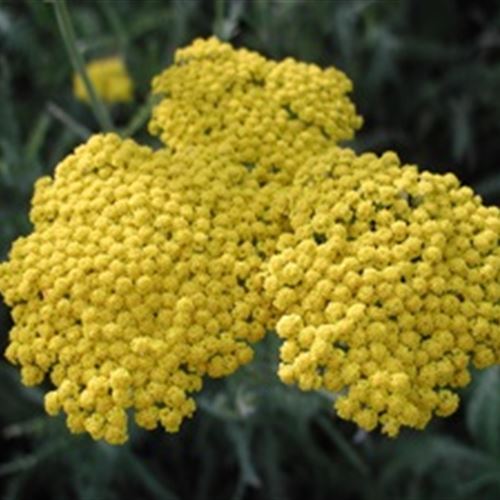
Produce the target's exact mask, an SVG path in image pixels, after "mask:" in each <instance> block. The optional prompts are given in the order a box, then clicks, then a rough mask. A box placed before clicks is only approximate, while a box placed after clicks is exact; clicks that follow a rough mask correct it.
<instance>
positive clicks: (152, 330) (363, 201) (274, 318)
mask: <svg viewBox="0 0 500 500" xmlns="http://www.w3.org/2000/svg"><path fill="white" fill-rule="evenodd" d="M88 70H89V75H90V77H91V79H92V80H93V83H94V85H95V86H96V90H97V91H98V92H99V93H100V95H101V97H102V98H103V99H104V100H107V101H108V102H112V101H116V100H128V99H130V98H131V95H132V84H131V82H130V80H129V78H128V76H127V74H126V70H125V67H124V65H123V62H122V61H121V60H119V59H110V60H107V61H99V62H97V61H96V62H95V63H94V64H93V65H89V68H88ZM110 75H114V76H113V77H112V78H110ZM82 89H83V87H82V86H81V82H78V81H75V92H76V93H77V95H78V94H79V95H80V97H82V98H86V94H85V92H84V91H83V90H82ZM350 91H351V82H350V81H349V80H348V78H347V77H346V76H345V75H344V74H343V73H341V72H340V71H338V70H336V69H334V68H329V69H326V70H322V69H320V68H319V67H317V66H315V65H312V64H305V63H301V62H298V61H295V60H293V59H285V60H284V61H280V62H278V61H271V60H268V59H266V58H264V57H263V56H261V55H259V54H257V53H255V52H251V51H248V50H245V49H239V50H236V49H234V48H233V47H231V45H229V44H227V43H222V42H220V41H218V40H217V39H215V38H210V39H208V40H196V41H195V42H193V44H192V45H190V46H189V47H187V48H184V49H181V50H179V51H178V52H177V53H176V56H175V63H174V64H173V65H172V67H170V68H169V69H167V70H166V71H165V72H163V73H162V74H161V75H158V76H157V77H156V78H155V79H154V81H153V92H154V93H155V94H158V95H160V96H161V99H160V101H159V103H158V104H157V105H156V106H155V108H154V109H153V112H152V118H151V121H150V123H149V130H150V132H151V133H152V134H153V135H156V136H158V137H159V138H160V140H161V141H162V142H163V147H161V148H159V149H157V150H153V149H151V148H149V147H145V146H141V145H139V144H137V143H136V142H134V141H133V140H130V139H127V140H123V139H121V138H120V137H118V136H117V135H115V134H97V135H95V136H93V137H92V138H91V139H90V140H89V141H88V142H87V143H86V144H84V145H82V146H79V147H78V148H77V149H76V150H75V151H74V153H72V154H71V155H69V156H68V157H67V158H66V159H64V160H63V161H62V162H61V163H60V164H59V165H58V166H57V167H56V170H55V174H54V177H53V178H50V177H43V178H42V179H40V180H39V181H38V182H37V184H36V186H35V193H34V196H33V201H32V209H31V213H30V218H31V220H32V222H33V224H34V230H33V232H32V234H30V235H29V236H26V237H22V238H19V239H18V240H17V241H16V242H15V243H14V244H13V247H12V250H11V252H10V255H9V260H8V261H7V262H5V263H3V264H1V265H0V292H1V293H2V294H3V296H4V299H5V302H6V303H7V304H8V305H9V306H10V307H11V308H12V317H13V320H14V323H15V326H14V328H13V329H12V331H11V333H10V343H9V346H8V348H7V350H6V353H5V354H6V357H7V359H8V360H9V361H10V362H12V363H14V364H17V365H20V367H21V376H22V381H23V383H25V384H26V385H34V384H39V383H41V382H42V381H43V380H44V379H45V377H46V376H48V377H49V378H50V381H51V382H52V384H53V390H51V391H50V392H48V393H47V395H46V398H45V407H46V410H47V412H48V413H49V414H56V413H59V412H61V411H62V412H64V413H65V414H66V416H67V425H68V427H69V429H70V430H71V431H72V432H87V433H89V434H90V435H91V436H92V437H93V438H94V439H104V440H106V441H107V442H109V443H113V444H120V443H123V442H124V441H126V439H127V437H128V431H127V427H128V416H129V415H130V416H131V417H133V418H134V419H135V421H136V423H137V424H138V425H139V426H141V427H144V428H146V429H154V428H155V427H157V426H158V425H161V426H162V427H163V428H164V429H166V430H167V431H168V432H175V431H177V430H178V429H179V427H180V425H181V423H182V421H183V420H184V419H185V418H188V417H190V416H191V415H192V414H193V412H194V410H195V406H196V405H195V401H194V399H193V396H194V394H195V393H196V392H198V391H200V390H201V388H202V385H203V378H204V377H207V376H208V377H214V378H217V377H223V376H227V375H230V374H231V373H233V372H234V371H235V370H236V369H238V367H239V366H241V365H244V364H246V363H248V362H249V361H251V359H252V356H253V350H252V344H253V343H254V342H257V341H259V340H260V339H262V337H263V336H264V334H265V332H266V331H272V330H276V331H277V333H278V335H279V337H280V338H281V339H282V340H283V343H282V347H281V351H280V356H281V364H280V368H279V376H280V378H281V380H282V381H283V382H285V383H288V384H291V383H294V384H297V385H298V386H299V387H300V388H301V389H303V390H318V389H323V390H328V391H332V392H333V393H336V394H337V395H338V397H337V399H336V403H335V407H336V409H337V412H338V414H339V415H340V416H341V417H342V418H345V419H348V420H352V421H354V422H356V424H358V425H359V426H360V427H362V428H364V429H366V430H372V429H374V428H375V427H377V426H379V425H380V426H381V427H382V431H383V432H385V433H386V434H388V435H390V436H394V435H396V434H397V433H398V432H399V430H400V428H401V427H402V426H408V427H414V428H419V429H421V428H423V427H424V426H425V425H426V424H427V422H428V421H429V419H430V418H431V417H432V415H433V414H436V415H439V416H446V415H449V414H451V413H452V412H453V411H454V410H455V409H456V407H457V405H458V396H457V395H456V393H455V392H454V391H453V389H455V388H458V387H462V386H464V385H466V384H467V383H468V382H469V380H470V374H469V366H470V364H471V363H472V364H474V365H475V366H476V367H478V368H486V367H488V366H491V365H492V364H495V363H499V362H500V359H499V356H500V340H499V339H500V333H499V323H500V304H499V302H500V285H499V284H498V281H499V272H500V249H499V245H498V242H499V237H500V213H499V209H498V208H494V207H492V208H486V207H484V206H483V205H482V203H481V200H480V198H479V197H477V196H475V195H474V193H473V192H472V190H470V189H469V188H466V187H460V185H459V182H458V181H457V179H456V178H455V177H454V176H453V175H451V174H448V175H444V176H443V175H436V174H430V173H428V172H419V171H418V170H417V169H416V167H413V166H402V165H401V164H400V161H399V159H398V157H397V156H396V154H395V153H392V152H388V153H385V154H384V155H382V156H381V157H377V156H376V155H374V154H371V153H368V154H363V155H360V156H357V155H356V154H355V153H354V152H353V151H351V150H349V149H342V148H340V147H339V146H338V145H337V144H338V142H339V141H341V140H344V139H349V138H351V137H352V136H353V134H354V132H355V131H356V130H357V129H358V128H359V127H360V126H361V118H360V117H359V116H357V114H356V111H355V108H354V105H353V104H352V102H351V101H350V100H349V97H348V94H349V92H350Z"/></svg>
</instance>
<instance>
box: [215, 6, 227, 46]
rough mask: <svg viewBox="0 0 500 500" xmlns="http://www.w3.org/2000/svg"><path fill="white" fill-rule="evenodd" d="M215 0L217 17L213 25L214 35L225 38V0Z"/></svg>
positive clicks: (221, 38)
mask: <svg viewBox="0 0 500 500" xmlns="http://www.w3.org/2000/svg"><path fill="white" fill-rule="evenodd" d="M214 1H215V19H214V25H213V31H214V35H215V36H216V37H217V38H219V40H224V39H225V38H226V37H225V33H224V31H225V30H224V3H225V2H224V0H214Z"/></svg>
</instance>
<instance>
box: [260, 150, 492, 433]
mask: <svg viewBox="0 0 500 500" xmlns="http://www.w3.org/2000/svg"><path fill="white" fill-rule="evenodd" d="M291 198H292V201H291V213H290V223H291V227H292V233H291V234H289V235H287V236H286V237H283V240H282V241H281V242H280V243H278V248H280V249H281V252H280V253H278V254H277V255H276V256H274V257H272V258H271V259H270V261H269V264H268V266H267V278H266V281H265V287H266V290H267V293H268V295H269V297H270V298H271V299H272V300H273V304H274V307H275V308H276V309H277V310H278V311H279V313H280V314H281V319H280V320H279V322H278V325H277V332H278V334H279V335H280V337H282V338H283V340H284V343H283V346H282V348H281V367H280V370H279V375H280V377H281V379H282V380H283V381H284V382H287V383H295V384H297V385H298V386H299V387H301V388H302V389H304V390H312V389H320V388H322V389H327V390H330V391H335V392H339V393H340V394H341V395H340V397H339V398H338V399H337V401H336V403H335V406H336V409H337V411H338V413H339V415H340V416H341V417H343V418H346V419H349V420H353V421H354V422H356V423H357V424H358V425H359V426H360V427H362V428H364V429H366V430H372V429H373V428H375V427H376V426H377V425H379V424H380V425H381V426H382V430H383V431H384V432H385V433H387V434H389V435H391V436H393V435H396V434H397V433H398V432H399V429H400V427H401V426H409V427H414V428H423V427H424V426H425V425H426V424H427V422H428V421H429V419H430V418H431V416H432V414H436V415H439V416H446V415H449V414H450V413H452V412H453V411H455V409H456V408H457V405H458V396H457V395H456V393H455V392H453V389H454V388H457V387H462V386H464V385H466V384H467V383H468V382H469V380H470V374H469V365H470V364H471V363H472V364H474V365H475V366H476V367H477V368H486V367H488V366H491V365H493V364H495V363H499V362H500V285H499V273H500V247H499V244H498V243H499V238H500V211H499V209H498V208H496V207H489V208H487V207H485V206H483V205H482V203H481V200H480V198H479V197H478V196H475V195H474V193H473V192H472V190H471V189H469V188H467V187H460V185H459V182H458V181H457V179H456V178H455V177H454V176H453V175H451V174H447V175H436V174H431V173H429V172H419V171H418V170H417V168H416V167H413V166H400V164H399V159H398V157H397V156H396V155H395V154H394V153H392V152H389V153H385V154H384V155H383V156H382V157H380V158H379V157H377V156H375V155H373V154H364V155H361V156H356V155H355V153H354V152H353V151H351V150H348V149H339V148H333V149H331V150H329V151H326V152H325V153H323V154H322V155H320V156H317V157H313V158H311V159H310V161H309V162H307V163H306V164H304V166H303V168H302V169H301V170H299V171H298V172H297V175H296V178H295V182H294V186H293V190H292V192H291Z"/></svg>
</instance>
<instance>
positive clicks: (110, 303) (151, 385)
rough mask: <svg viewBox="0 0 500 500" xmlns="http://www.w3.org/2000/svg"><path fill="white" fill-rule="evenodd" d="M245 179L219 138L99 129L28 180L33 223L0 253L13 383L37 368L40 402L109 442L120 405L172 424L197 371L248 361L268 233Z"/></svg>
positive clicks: (182, 414)
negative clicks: (173, 145)
mask: <svg viewBox="0 0 500 500" xmlns="http://www.w3.org/2000/svg"><path fill="white" fill-rule="evenodd" d="M259 189H260V186H259V185H258V183H257V182H256V180H255V179H253V178H251V177H250V176H249V174H248V171H247V170H246V169H245V168H244V167H243V166H242V165H240V164H232V163H231V162H230V161H226V160H225V159H224V156H223V151H221V150H220V148H217V147H216V148H203V147H198V148H191V149H184V150H181V151H178V152H176V153H172V152H171V151H167V150H159V151H156V152H153V151H152V150H151V149H149V148H147V147H141V146H139V145H137V144H136V143H135V142H133V141H131V140H125V141H123V140H122V139H120V138H119V137H118V136H116V135H113V134H108V135H98V136H94V137H93V138H91V139H90V140H89V142H88V143H87V144H85V145H83V146H80V147H78V148H77V149H76V151H75V153H74V154H72V155H70V156H68V157H67V158H66V159H65V160H64V161H63V162H62V163H61V164H60V165H59V166H58V167H57V168H56V173H55V177H54V179H51V178H48V177H46V178H42V179H40V180H39V181H38V183H37V185H36V190H35V194H34V197H33V207H32V210H31V219H32V221H33V223H34V232H33V233H32V234H31V235H29V236H27V237H24V238H20V239H19V240H18V241H16V242H15V243H14V245H13V248H12V251H11V253H10V259H9V261H8V262H6V263H4V264H2V265H0V291H1V292H2V294H3V295H4V298H5V301H6V303H7V304H8V305H9V306H11V307H12V316H13V319H14V322H15V326H14V328H13V330H12V331H11V334H10V344H9V346H8V348H7V351H6V356H7V358H8V359H9V360H10V361H11V362H13V363H15V364H19V365H21V372H22V378H23V382H24V383H25V384H27V385H33V384H38V383H40V382H42V380H43V379H44V377H45V375H46V374H48V375H50V379H51V381H52V382H53V384H54V386H55V389H54V390H53V391H51V392H49V393H48V394H47V396H46V409H47V411H48V412H49V413H51V414H53V413H57V412H58V411H61V410H62V411H64V412H65V413H66V414H67V416H68V418H67V422H68V426H69V428H70V429H71V430H72V431H74V432H84V431H86V432H89V433H90V434H91V435H92V436H93V437H94V438H95V439H105V440H107V441H108V442H110V443H121V442H123V441H125V440H126V438H127V418H126V411H127V410H128V409H129V408H130V409H133V410H135V412H134V415H135V420H136V422H137V423H138V424H139V425H140V426H143V427H145V428H147V429H152V428H154V427H155V426H156V425H158V424H161V425H162V426H163V427H164V428H165V429H166V430H167V431H171V432H173V431H176V430H178V428H179V425H180V424H181V422H182V420H183V419H184V418H186V417H189V416H190V415H191V414H192V413H193V411H194V408H195V404H194V401H193V399H192V397H191V396H192V393H193V392H196V391H198V390H199V389H200V388H201V385H202V377H203V376H205V375H208V376H210V377H222V376H225V375H228V374H230V373H232V372H234V371H235V370H236V369H237V368H238V367H239V366H240V365H242V364H245V363H247V362H249V361H250V360H251V358H252V353H253V351H252V349H251V348H250V346H249V344H250V343H252V342H254V341H256V340H259V339H260V338H261V337H262V336H263V334H264V332H265V328H266V327H267V326H268V324H269V321H270V316H269V313H268V308H267V307H266V303H265V302H264V301H263V300H264V298H263V297H262V296H259V295H258V294H257V293H255V292H254V291H253V288H254V286H255V285H254V280H255V276H256V271H257V270H258V269H260V266H261V264H262V259H263V257H264V256H265V255H266V252H269V251H270V249H271V247H272V245H273V242H274V241H276V240H277V237H278V235H279V233H280V232H281V227H280V226H279V224H277V223H274V222H273V221H272V220H268V219H266V217H267V218H269V214H271V213H272V212H271V211H270V209H269V206H268V205H269V203H268V202H267V201H266V200H264V199H261V198H260V197H259V194H258V191H259ZM276 220H278V218H277V219H276ZM263 221H265V223H264V222H263Z"/></svg>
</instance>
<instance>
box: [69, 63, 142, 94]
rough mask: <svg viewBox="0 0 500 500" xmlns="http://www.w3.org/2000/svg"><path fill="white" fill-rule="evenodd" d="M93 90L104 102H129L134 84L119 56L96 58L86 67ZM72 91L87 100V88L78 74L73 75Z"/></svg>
mask: <svg viewBox="0 0 500 500" xmlns="http://www.w3.org/2000/svg"><path fill="white" fill-rule="evenodd" d="M86 70H87V73H88V76H89V78H90V81H91V82H92V84H93V85H94V88H95V91H96V92H97V94H98V95H99V96H100V97H101V99H102V100H103V101H104V102H107V103H110V104H111V103H114V102H129V101H131V100H132V98H133V94H134V85H133V83H132V80H131V79H130V76H129V74H128V72H127V68H126V66H125V64H124V62H123V59H121V58H120V57H109V58H106V59H96V60H94V61H92V62H90V63H89V64H87V67H86ZM73 93H74V94H75V97H76V98H77V99H80V100H81V101H85V102H89V100H90V98H89V95H88V94H87V89H86V88H85V85H84V83H83V80H82V79H81V77H80V75H74V77H73Z"/></svg>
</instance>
